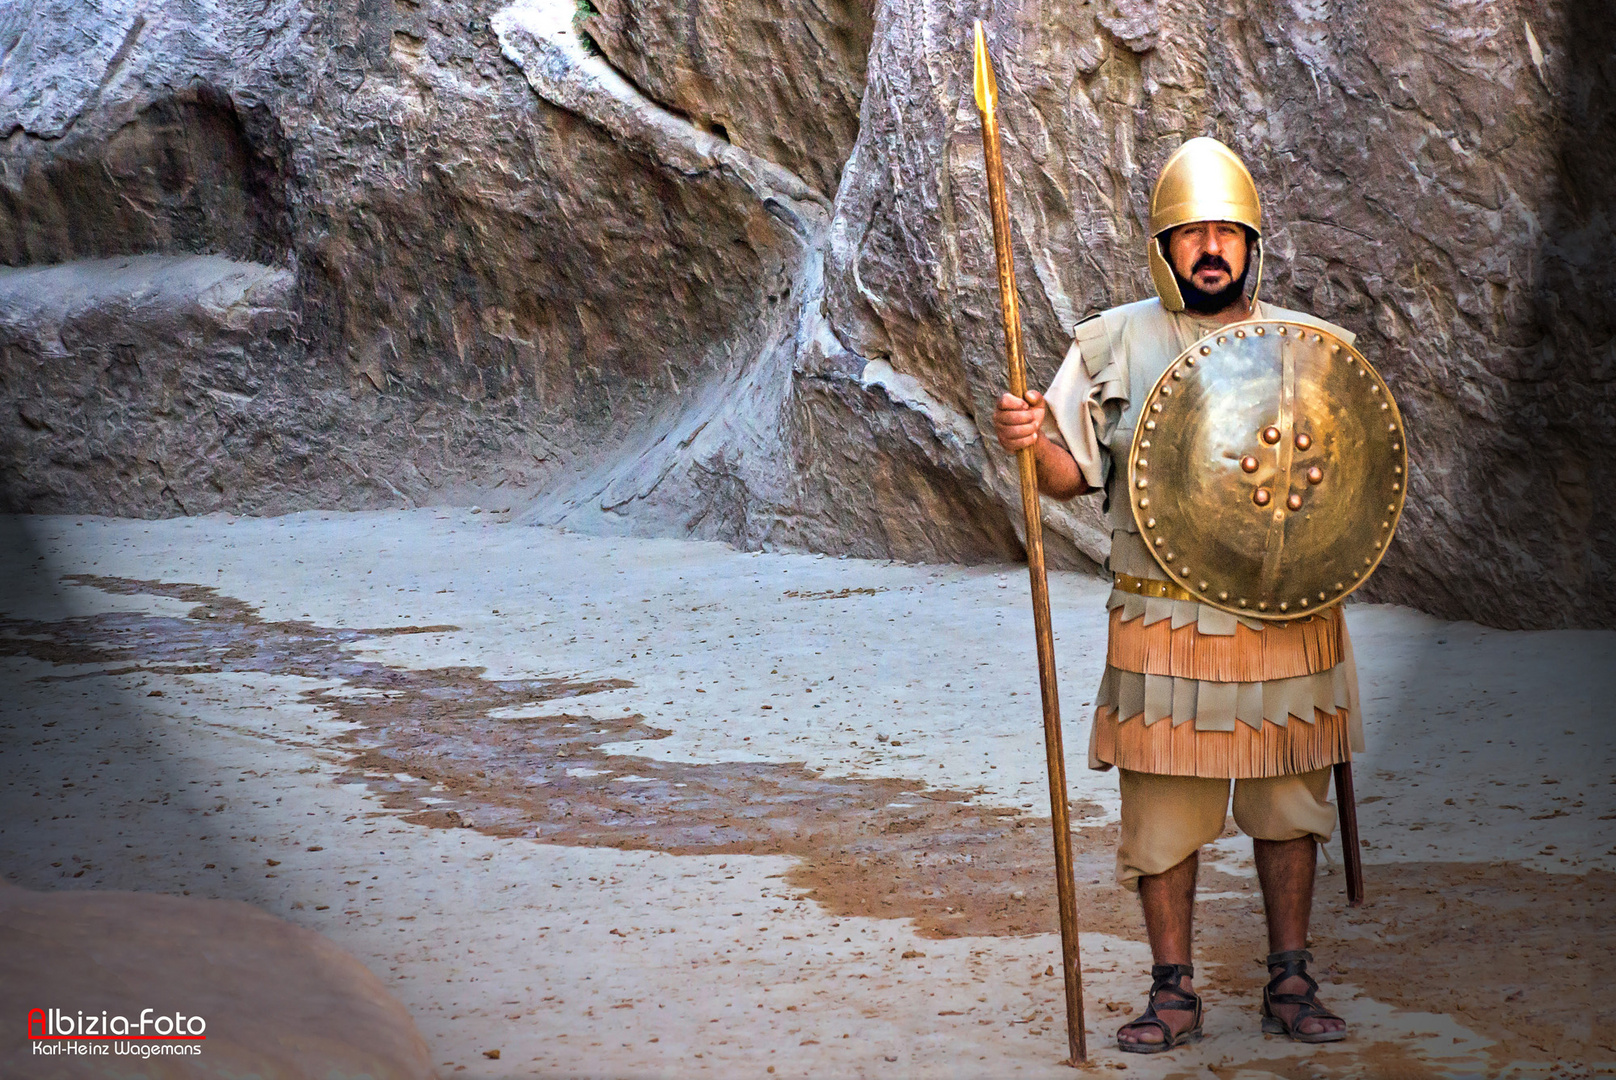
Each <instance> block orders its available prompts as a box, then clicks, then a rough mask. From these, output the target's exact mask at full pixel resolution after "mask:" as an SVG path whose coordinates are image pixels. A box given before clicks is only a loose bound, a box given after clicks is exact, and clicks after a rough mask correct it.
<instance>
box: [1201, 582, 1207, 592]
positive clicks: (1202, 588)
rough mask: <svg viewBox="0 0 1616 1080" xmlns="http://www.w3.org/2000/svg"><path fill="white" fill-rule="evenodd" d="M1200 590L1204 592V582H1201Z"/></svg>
mask: <svg viewBox="0 0 1616 1080" xmlns="http://www.w3.org/2000/svg"><path fill="white" fill-rule="evenodd" d="M1201 591H1202V592H1206V582H1204V581H1203V582H1201Z"/></svg>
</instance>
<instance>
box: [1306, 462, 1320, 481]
mask: <svg viewBox="0 0 1616 1080" xmlns="http://www.w3.org/2000/svg"><path fill="white" fill-rule="evenodd" d="M1323 480H1324V470H1323V469H1321V468H1319V467H1318V466H1317V465H1315V466H1313V467H1312V468H1311V469H1309V470H1307V482H1308V483H1310V484H1317V483H1321V482H1323Z"/></svg>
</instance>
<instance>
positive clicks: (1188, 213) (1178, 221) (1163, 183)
mask: <svg viewBox="0 0 1616 1080" xmlns="http://www.w3.org/2000/svg"><path fill="white" fill-rule="evenodd" d="M1192 221H1233V222H1235V223H1236V224H1239V225H1244V226H1246V227H1247V228H1249V229H1250V230H1251V231H1252V232H1254V233H1256V234H1257V252H1256V255H1257V280H1256V284H1255V285H1254V286H1253V287H1252V290H1251V297H1252V299H1253V300H1255V299H1256V298H1257V290H1258V289H1259V288H1261V287H1262V204H1261V203H1260V202H1259V201H1258V199H1257V185H1256V184H1255V183H1253V182H1252V179H1251V173H1249V172H1247V171H1246V166H1245V165H1244V164H1243V163H1242V162H1241V160H1240V159H1239V158H1238V157H1236V156H1235V152H1234V151H1233V150H1230V149H1229V148H1228V147H1227V146H1224V145H1223V144H1222V143H1220V142H1218V140H1216V139H1211V138H1207V137H1205V136H1202V137H1200V138H1196V139H1191V140H1190V141H1189V142H1187V143H1185V144H1184V145H1183V146H1180V147H1179V148H1178V149H1177V150H1175V151H1173V156H1172V157H1170V158H1168V159H1167V164H1166V165H1163V166H1162V171H1161V175H1160V176H1158V177H1157V178H1156V187H1155V190H1153V191H1152V192H1151V194H1150V237H1149V239H1148V240H1147V241H1146V247H1147V248H1148V256H1149V259H1150V277H1151V280H1152V281H1154V282H1155V283H1156V292H1157V293H1159V294H1160V295H1161V300H1162V305H1163V306H1164V307H1166V308H1167V310H1168V311H1183V310H1184V297H1183V295H1182V294H1181V293H1180V292H1179V290H1178V279H1177V278H1175V277H1174V276H1173V268H1172V265H1171V264H1170V263H1169V262H1168V261H1167V256H1166V254H1165V253H1164V251H1163V249H1162V242H1163V235H1164V234H1165V233H1166V232H1167V231H1168V230H1169V229H1172V228H1174V227H1175V226H1178V225H1187V224H1189V223H1190V222H1192Z"/></svg>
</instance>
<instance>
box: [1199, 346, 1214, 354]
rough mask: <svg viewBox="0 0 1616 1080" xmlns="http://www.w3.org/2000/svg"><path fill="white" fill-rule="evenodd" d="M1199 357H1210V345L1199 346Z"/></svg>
mask: <svg viewBox="0 0 1616 1080" xmlns="http://www.w3.org/2000/svg"><path fill="white" fill-rule="evenodd" d="M1201 355H1202V356H1211V355H1212V346H1210V345H1202V346H1201Z"/></svg>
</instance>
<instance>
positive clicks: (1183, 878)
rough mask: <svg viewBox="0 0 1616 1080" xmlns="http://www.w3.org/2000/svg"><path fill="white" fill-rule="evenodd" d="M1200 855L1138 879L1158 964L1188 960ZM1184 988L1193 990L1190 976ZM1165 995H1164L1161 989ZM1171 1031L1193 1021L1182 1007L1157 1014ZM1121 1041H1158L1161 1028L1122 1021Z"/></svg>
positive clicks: (1177, 1030)
mask: <svg viewBox="0 0 1616 1080" xmlns="http://www.w3.org/2000/svg"><path fill="white" fill-rule="evenodd" d="M1200 865H1201V863H1200V855H1199V853H1198V852H1193V853H1191V854H1190V857H1189V858H1187V859H1185V860H1184V861H1183V862H1181V863H1179V864H1178V865H1177V866H1175V867H1173V868H1172V869H1170V870H1165V871H1163V872H1162V873H1160V874H1149V875H1146V876H1145V877H1141V878H1140V879H1139V906H1140V907H1142V908H1143V909H1144V912H1145V933H1146V935H1147V936H1149V938H1150V955H1151V959H1152V961H1153V962H1154V963H1157V964H1188V963H1189V962H1190V943H1191V939H1192V936H1193V930H1194V919H1195V875H1196V872H1197V871H1198V870H1199V869H1200ZM1179 985H1180V986H1182V987H1183V988H1184V989H1185V990H1186V991H1189V992H1191V993H1193V992H1194V989H1195V988H1194V986H1193V980H1191V979H1188V978H1186V979H1183V980H1181V981H1180V983H1179ZM1164 996H1170V995H1167V994H1166V992H1164ZM1158 1015H1159V1016H1160V1017H1161V1018H1162V1019H1163V1020H1164V1021H1166V1023H1167V1026H1168V1027H1169V1028H1171V1029H1172V1031H1173V1033H1174V1034H1177V1033H1178V1032H1180V1031H1183V1030H1184V1029H1186V1028H1188V1027H1189V1026H1190V1025H1191V1024H1193V1023H1194V1020H1195V1017H1194V1014H1193V1013H1191V1012H1189V1011H1187V1010H1182V1009H1169V1010H1166V1011H1164V1012H1161V1013H1159V1014H1158ZM1117 1038H1118V1039H1120V1040H1122V1041H1123V1042H1134V1043H1159V1042H1161V1041H1162V1033H1161V1029H1160V1028H1158V1027H1157V1026H1156V1025H1154V1024H1140V1025H1138V1026H1135V1025H1134V1024H1132V1023H1129V1024H1125V1025H1124V1026H1123V1027H1122V1029H1121V1030H1120V1031H1118V1032H1117Z"/></svg>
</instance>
